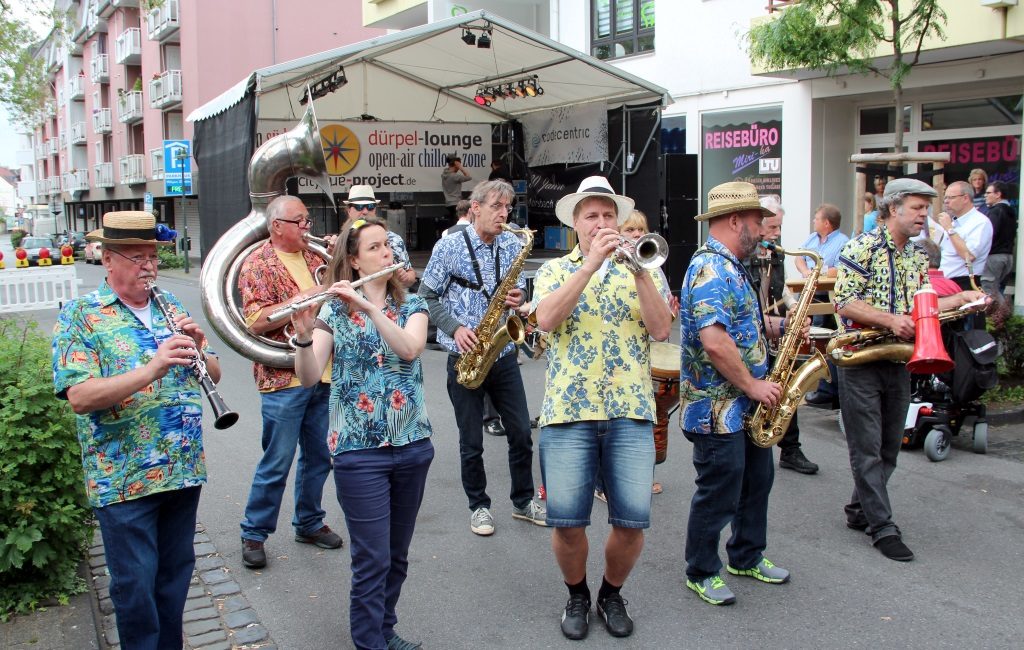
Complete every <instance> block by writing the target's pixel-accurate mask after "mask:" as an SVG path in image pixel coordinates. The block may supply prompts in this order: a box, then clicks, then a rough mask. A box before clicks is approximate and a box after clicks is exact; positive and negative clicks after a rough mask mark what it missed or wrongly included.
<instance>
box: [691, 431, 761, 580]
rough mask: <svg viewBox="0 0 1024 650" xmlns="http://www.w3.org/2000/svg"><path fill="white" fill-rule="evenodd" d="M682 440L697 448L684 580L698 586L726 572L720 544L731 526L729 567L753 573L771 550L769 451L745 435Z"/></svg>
mask: <svg viewBox="0 0 1024 650" xmlns="http://www.w3.org/2000/svg"><path fill="white" fill-rule="evenodd" d="M683 435H685V436H686V439H687V440H689V441H690V442H692V443H693V466H694V468H696V470H697V480H696V484H697V490H696V491H695V492H694V493H693V499H692V500H691V502H690V519H689V521H688V522H687V525H686V576H687V577H688V578H689V579H690V580H693V581H695V582H696V581H699V580H703V579H704V578H708V577H710V576H713V575H716V574H717V573H719V572H720V571H721V570H722V560H721V558H719V557H718V540H719V539H720V536H721V533H722V529H723V528H725V525H726V524H729V523H731V524H732V536H731V537H730V538H729V541H728V542H727V543H726V545H725V551H726V553H727V554H728V556H729V565H730V566H732V567H733V568H735V569H750V568H753V567H754V566H755V565H757V563H758V562H760V561H761V558H762V555H761V554H762V553H763V552H764V549H765V547H766V546H767V545H768V494H769V493H770V492H771V489H772V483H773V482H774V480H775V464H774V462H773V458H772V450H771V448H770V447H769V448H768V449H763V448H761V447H758V446H757V445H755V444H754V443H753V442H752V441H751V440H750V436H748V435H747V434H746V432H745V431H736V432H733V433H710V434H698V433H694V432H692V431H684V432H683Z"/></svg>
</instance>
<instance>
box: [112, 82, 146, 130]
mask: <svg viewBox="0 0 1024 650" xmlns="http://www.w3.org/2000/svg"><path fill="white" fill-rule="evenodd" d="M117 121H118V122H123V123H125V124H135V123H136V122H141V121H142V91H141V90H131V91H128V92H126V93H124V94H123V95H118V96H117Z"/></svg>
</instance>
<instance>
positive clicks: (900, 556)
mask: <svg viewBox="0 0 1024 650" xmlns="http://www.w3.org/2000/svg"><path fill="white" fill-rule="evenodd" d="M875 548H877V549H878V550H879V551H880V552H881V553H882V555H884V556H885V557H887V558H889V559H890V560H896V561H897V562H910V561H911V560H913V559H914V552H913V551H911V550H910V549H909V548H907V545H906V544H904V543H903V540H902V539H900V536H899V535H889V536H888V537H883V538H882V539H880V540H878V541H877V542H875Z"/></svg>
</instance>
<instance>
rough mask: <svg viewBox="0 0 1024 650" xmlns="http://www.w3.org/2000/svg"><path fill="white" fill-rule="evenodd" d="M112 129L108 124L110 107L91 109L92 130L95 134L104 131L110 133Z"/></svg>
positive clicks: (100, 133)
mask: <svg viewBox="0 0 1024 650" xmlns="http://www.w3.org/2000/svg"><path fill="white" fill-rule="evenodd" d="M112 130H113V129H112V128H111V125H110V109H109V108H94V109H92V132H93V133H95V134H96V135H102V134H104V133H110V132H111V131H112Z"/></svg>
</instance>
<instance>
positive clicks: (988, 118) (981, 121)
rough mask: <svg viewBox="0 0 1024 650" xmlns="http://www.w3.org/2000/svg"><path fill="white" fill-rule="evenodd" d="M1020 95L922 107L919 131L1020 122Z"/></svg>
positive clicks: (1008, 124)
mask: <svg viewBox="0 0 1024 650" xmlns="http://www.w3.org/2000/svg"><path fill="white" fill-rule="evenodd" d="M1022 102H1024V99H1022V96H1021V95H1009V96H1006V97H979V98H978V99H966V100H960V101H951V102H935V103H933V104H924V105H923V106H922V107H921V130H922V131H936V130H941V129H965V128H972V127H980V126H1010V125H1014V124H1020V123H1021V104H1022Z"/></svg>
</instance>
